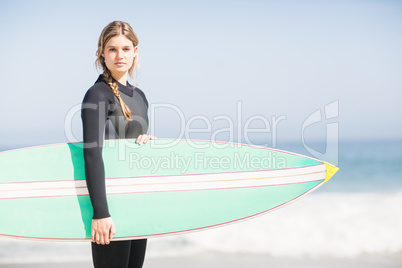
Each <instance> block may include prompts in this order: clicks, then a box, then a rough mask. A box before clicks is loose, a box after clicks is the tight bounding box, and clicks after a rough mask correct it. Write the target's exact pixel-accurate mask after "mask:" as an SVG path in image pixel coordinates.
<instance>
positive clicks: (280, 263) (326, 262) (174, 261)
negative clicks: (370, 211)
mask: <svg viewBox="0 0 402 268" xmlns="http://www.w3.org/2000/svg"><path fill="white" fill-rule="evenodd" d="M401 263H402V256H388V257H386V258H384V257H378V256H377V257H374V256H371V257H366V258H352V259H343V260H340V259H284V258H271V257H266V256H256V255H232V254H215V253H211V254H201V255H196V256H191V257H190V256H187V257H182V258H180V257H167V258H148V259H146V260H145V264H144V268H190V267H191V268H205V267H208V268H224V267H231V268H244V267H247V268H248V267H253V268H268V267H281V268H304V267H306V268H307V267H308V268H322V267H325V268H337V267H343V268H359V267H362V268H363V267H366V268H397V267H402V265H401ZM0 267H2V268H28V267H29V268H70V267H74V268H90V267H93V266H92V263H91V261H90V260H88V261H85V262H67V263H58V262H53V263H36V264H35V263H26V264H4V265H0Z"/></svg>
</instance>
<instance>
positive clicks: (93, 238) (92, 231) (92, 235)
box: [91, 229, 95, 242]
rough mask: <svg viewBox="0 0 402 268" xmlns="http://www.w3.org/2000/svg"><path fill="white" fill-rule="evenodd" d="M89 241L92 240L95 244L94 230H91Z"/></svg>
mask: <svg viewBox="0 0 402 268" xmlns="http://www.w3.org/2000/svg"><path fill="white" fill-rule="evenodd" d="M91 239H92V242H95V230H94V229H91Z"/></svg>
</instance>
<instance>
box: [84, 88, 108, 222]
mask: <svg viewBox="0 0 402 268" xmlns="http://www.w3.org/2000/svg"><path fill="white" fill-rule="evenodd" d="M109 105H110V103H109V100H108V98H107V97H106V96H105V94H102V91H101V90H95V88H91V89H89V90H88V91H87V93H86V94H85V97H84V100H83V102H82V106H81V119H82V126H83V142H84V162H85V178H86V182H87V187H88V192H89V196H90V199H91V203H92V207H93V218H94V219H101V218H106V217H110V214H109V209H108V204H107V199H106V188H105V169H104V164H103V158H102V147H103V141H104V131H105V123H106V120H107V116H108V111H109Z"/></svg>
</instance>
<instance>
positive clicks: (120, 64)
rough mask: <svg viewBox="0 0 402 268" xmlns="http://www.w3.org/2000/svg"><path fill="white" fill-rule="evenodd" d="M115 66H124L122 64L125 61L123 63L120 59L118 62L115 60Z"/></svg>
mask: <svg viewBox="0 0 402 268" xmlns="http://www.w3.org/2000/svg"><path fill="white" fill-rule="evenodd" d="M115 64H116V65H117V66H124V65H126V63H124V62H121V61H119V62H116V63H115Z"/></svg>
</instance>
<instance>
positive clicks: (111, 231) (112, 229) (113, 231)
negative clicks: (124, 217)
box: [110, 224, 116, 239]
mask: <svg viewBox="0 0 402 268" xmlns="http://www.w3.org/2000/svg"><path fill="white" fill-rule="evenodd" d="M115 233H116V228H115V227H114V224H112V228H111V229H110V239H112V238H113V236H114V234H115Z"/></svg>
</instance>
